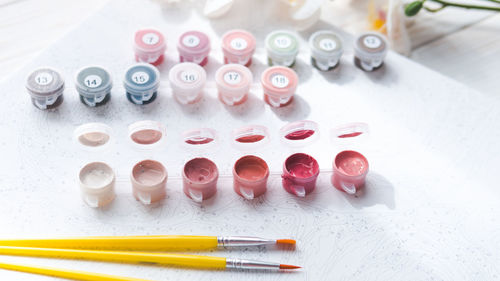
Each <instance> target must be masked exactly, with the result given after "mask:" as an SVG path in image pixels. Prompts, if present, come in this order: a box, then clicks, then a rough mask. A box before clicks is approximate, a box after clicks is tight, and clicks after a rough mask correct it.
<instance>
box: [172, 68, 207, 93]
mask: <svg viewBox="0 0 500 281" xmlns="http://www.w3.org/2000/svg"><path fill="white" fill-rule="evenodd" d="M168 79H169V81H170V84H171V85H172V86H173V87H174V86H175V87H176V88H180V89H183V90H187V89H199V88H203V86H204V85H205V83H206V81H207V72H206V71H205V69H204V68H203V67H201V66H200V65H199V64H196V63H192V62H181V63H178V64H176V65H175V66H174V67H172V69H170V72H169V73H168Z"/></svg>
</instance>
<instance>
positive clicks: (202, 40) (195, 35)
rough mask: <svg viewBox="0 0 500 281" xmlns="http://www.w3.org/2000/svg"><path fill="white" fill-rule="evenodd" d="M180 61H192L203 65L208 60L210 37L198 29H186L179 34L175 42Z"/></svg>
mask: <svg viewBox="0 0 500 281" xmlns="http://www.w3.org/2000/svg"><path fill="white" fill-rule="evenodd" d="M177 50H178V51H179V57H180V61H181V62H193V63H196V64H199V65H201V66H204V65H206V64H207V62H208V53H209V52H210V39H209V38H208V36H207V35H206V34H205V33H203V32H200V31H194V30H193V31H188V32H186V33H184V34H182V35H181V37H180V38H179V42H178V43H177Z"/></svg>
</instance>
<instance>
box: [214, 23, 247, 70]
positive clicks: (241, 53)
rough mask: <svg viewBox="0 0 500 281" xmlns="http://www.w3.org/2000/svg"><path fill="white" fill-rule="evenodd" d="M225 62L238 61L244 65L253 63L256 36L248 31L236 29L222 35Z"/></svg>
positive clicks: (237, 62)
mask: <svg viewBox="0 0 500 281" xmlns="http://www.w3.org/2000/svg"><path fill="white" fill-rule="evenodd" d="M222 52H223V53H224V63H236V64H241V65H244V66H247V67H248V66H250V65H251V64H252V56H253V53H254V52H255V37H254V36H253V35H252V34H251V33H250V32H248V31H245V30H240V29H234V30H230V31H228V32H226V33H225V34H224V35H222Z"/></svg>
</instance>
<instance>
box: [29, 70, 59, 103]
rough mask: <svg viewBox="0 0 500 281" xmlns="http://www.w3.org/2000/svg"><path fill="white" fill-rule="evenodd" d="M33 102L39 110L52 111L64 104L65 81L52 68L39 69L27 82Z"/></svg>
mask: <svg viewBox="0 0 500 281" xmlns="http://www.w3.org/2000/svg"><path fill="white" fill-rule="evenodd" d="M26 89H27V90H28V94H29V95H30V96H31V102H32V103H33V105H34V106H35V107H37V108H39V109H52V108H56V107H58V106H59V105H60V104H61V103H62V102H63V92H64V79H63V77H62V76H61V74H59V72H57V71H56V70H54V69H52V68H47V67H44V68H39V69H37V70H35V71H33V72H32V73H31V74H30V75H29V76H28V78H27V80H26Z"/></svg>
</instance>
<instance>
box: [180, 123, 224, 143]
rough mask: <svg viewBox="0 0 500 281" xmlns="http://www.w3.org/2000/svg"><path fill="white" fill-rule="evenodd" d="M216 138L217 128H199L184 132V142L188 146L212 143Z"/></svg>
mask: <svg viewBox="0 0 500 281" xmlns="http://www.w3.org/2000/svg"><path fill="white" fill-rule="evenodd" d="M216 138H217V135H216V132H215V130H213V129H210V128H199V129H194V130H188V131H186V132H184V133H182V142H183V144H185V145H187V146H188V147H195V146H203V147H205V146H207V145H212V144H214V143H215V141H216Z"/></svg>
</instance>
